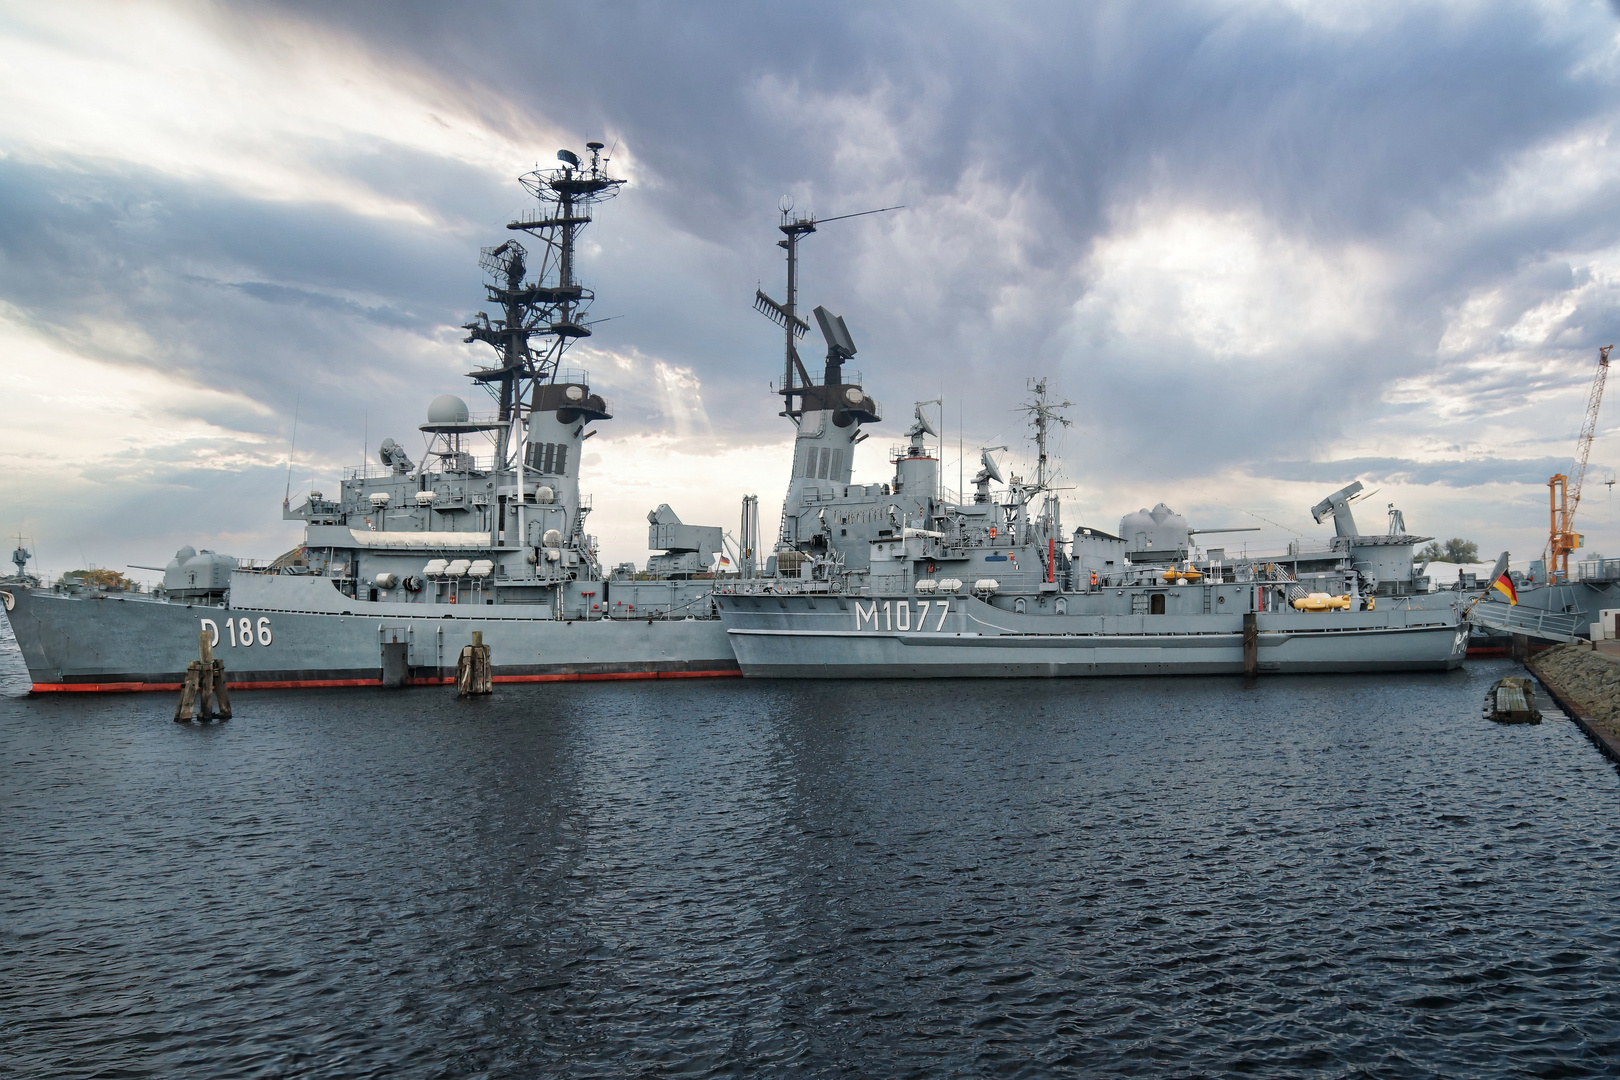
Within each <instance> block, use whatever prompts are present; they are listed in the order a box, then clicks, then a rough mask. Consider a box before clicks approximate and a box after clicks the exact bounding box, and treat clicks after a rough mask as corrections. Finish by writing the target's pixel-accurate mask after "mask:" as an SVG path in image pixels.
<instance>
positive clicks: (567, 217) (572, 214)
mask: <svg viewBox="0 0 1620 1080" xmlns="http://www.w3.org/2000/svg"><path fill="white" fill-rule="evenodd" d="M604 146H605V144H603V143H601V142H596V141H592V142H588V143H586V144H585V149H586V150H587V151H588V152H589V160H588V161H587V160H586V159H585V158H582V157H581V156H580V155H579V154H576V153H575V152H574V151H572V150H567V149H563V150H558V151H557V160H558V161H559V162H561V165H560V166H558V167H553V168H549V169H541V168H536V169H535V170H533V171H532V172H528V173H525V174H524V175H523V176H521V177H519V178H518V182H519V183H520V184H522V185H523V187H524V190H526V191H527V192H528V193H529V194H530V195H533V196H534V197H535V200H536V202H537V204H538V206H537V209H536V211H535V212H534V213H532V214H529V215H528V216H526V217H523V218H520V219H519V220H517V221H512V222H509V223H508V224H507V226H506V227H507V228H508V229H510V230H512V231H513V232H522V233H527V234H529V235H530V236H531V237H533V238H535V239H536V240H538V241H539V242H540V245H541V246H540V249H539V250H538V251H536V252H534V253H532V254H531V253H530V252H529V250H528V249H527V248H525V247H524V246H523V245H522V244H521V243H519V242H518V241H517V240H516V239H515V238H514V239H511V240H508V241H506V242H505V243H504V244H500V245H498V246H496V247H492V248H485V249H484V250H483V251H482V253H481V257H480V259H479V265H480V266H482V267H483V269H484V272H485V274H486V275H487V277H486V280H485V282H484V290H485V292H486V293H487V294H488V298H489V301H490V302H491V303H493V304H498V305H499V306H500V314H499V316H497V317H496V318H494V319H491V318H490V317H489V316H488V315H487V314H485V313H484V312H479V313H478V315H477V317H476V318H474V319H473V320H472V321H471V322H468V323H465V324H464V325H463V326H462V329H464V330H466V331H467V337H466V339H465V340H466V341H468V342H474V341H482V342H484V343H486V344H488V345H489V346H490V347H491V348H493V349H494V350H495V362H494V364H493V365H492V366H490V367H486V368H481V369H479V370H478V371H474V372H471V373H470V377H471V378H473V379H474V380H476V381H478V382H481V383H483V384H484V385H485V387H486V388H488V389H489V391H490V392H491V394H492V395H493V396H494V397H495V399H496V401H497V410H498V411H497V422H498V423H499V424H500V425H501V426H500V427H499V428H497V429H496V430H497V435H496V449H495V453H496V462H497V467H498V468H499V467H504V466H505V465H507V464H509V463H510V460H511V457H512V454H513V453H514V452H515V451H516V447H517V445H518V443H519V442H520V440H519V439H518V438H515V437H514V435H513V432H512V423H511V422H512V421H513V420H514V419H516V420H522V418H523V417H524V416H525V415H526V413H527V412H528V410H529V409H530V407H531V406H532V405H533V402H534V399H535V396H536V395H537V394H538V393H539V388H540V386H541V385H542V384H544V383H547V382H555V381H556V379H557V373H558V371H559V370H560V366H561V362H562V359H563V355H564V353H566V352H567V351H568V348H569V346H571V345H572V344H573V343H574V342H575V341H577V340H579V339H580V338H584V337H590V336H591V324H590V322H589V320H587V318H586V315H587V313H588V312H589V310H590V305H591V301H592V300H594V299H595V294H594V293H592V292H591V290H589V289H587V288H585V287H583V286H582V285H581V284H580V283H579V281H578V280H577V278H576V276H575V273H574V247H575V243H576V241H577V240H578V238H579V232H580V230H581V229H583V228H585V226H587V225H589V224H590V223H591V215H590V210H591V208H592V207H593V206H594V205H595V204H596V203H599V202H603V201H605V200H607V199H611V198H613V196H615V195H617V194H618V193H619V188H620V187H621V186H622V185H623V184H624V181H623V180H620V179H617V178H615V177H613V176H610V175H609V174H608V172H607V170H606V169H604V168H603V165H604V163H605V160H606V159H605V158H604V157H603V154H602V150H603V148H604ZM614 146H615V147H617V146H618V143H617V142H615V143H614ZM608 156H609V157H611V154H610V155H608ZM531 274H532V277H531V276H530V275H531Z"/></svg>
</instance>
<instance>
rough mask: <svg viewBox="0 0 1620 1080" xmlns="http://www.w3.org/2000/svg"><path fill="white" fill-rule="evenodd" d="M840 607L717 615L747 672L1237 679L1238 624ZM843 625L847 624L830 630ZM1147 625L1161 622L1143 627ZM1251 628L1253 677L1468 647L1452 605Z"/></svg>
mask: <svg viewBox="0 0 1620 1080" xmlns="http://www.w3.org/2000/svg"><path fill="white" fill-rule="evenodd" d="M894 602H904V601H894ZM840 603H842V604H845V605H847V606H848V607H849V608H850V609H853V610H855V612H856V615H857V617H859V616H860V614H861V612H860V610H859V609H855V608H854V605H855V603H857V601H855V600H853V599H845V600H839V599H831V598H822V599H820V600H819V602H818V606H817V608H816V609H814V610H811V609H809V608H807V607H806V606H804V601H803V600H802V599H797V598H795V599H793V600H784V601H783V602H782V603H781V604H777V603H760V602H758V601H755V602H753V603H748V602H745V603H743V604H742V605H738V604H737V603H736V602H735V601H733V600H731V599H730V598H727V600H726V601H725V602H724V603H722V618H723V619H724V620H725V622H726V624H727V632H728V635H729V636H730V638H731V644H732V647H733V649H734V650H735V652H736V656H737V661H738V664H739V666H740V668H741V670H742V673H743V675H744V676H747V677H754V678H800V679H804V678H930V679H933V678H1028V677H1085V676H1109V675H1218V674H1240V673H1243V672H1244V671H1245V665H1244V645H1243V639H1244V635H1243V626H1242V623H1243V619H1242V616H1235V617H1234V616H1225V615H1220V616H1217V615H1211V616H1197V615H1191V616H1179V617H1177V616H1146V617H1143V616H1100V617H1099V616H1090V617H1087V616H1074V617H1070V618H1068V619H1064V618H1063V617H1061V616H1017V615H1013V614H1011V613H1008V612H1003V611H1001V610H1000V609H996V608H993V607H990V606H989V605H986V604H981V603H979V602H978V601H976V600H971V599H966V600H956V601H953V602H952V610H951V611H950V612H949V613H948V614H944V613H942V616H943V617H941V618H940V619H939V625H938V627H937V628H935V627H934V626H933V625H932V624H933V620H932V619H930V625H929V627H928V628H927V629H924V630H922V631H920V632H916V631H914V632H900V631H883V630H874V629H860V630H856V629H851V628H849V626H848V625H847V623H848V619H849V615H848V612H847V611H845V610H839V609H838V605H839V604H840ZM880 603H881V600H880ZM939 603H940V602H939V601H934V604H936V605H937V604H939ZM873 606H876V605H873ZM771 607H775V608H777V610H776V611H770V610H768V608H771ZM828 608H831V609H832V610H827V609H828ZM840 621H842V622H844V623H845V624H846V625H844V626H841V627H840V626H837V625H836V624H837V623H838V622H840ZM1032 622H1033V623H1034V625H1033V626H1032V625H1031V623H1032ZM1148 622H1153V623H1156V624H1157V625H1156V626H1154V627H1153V628H1152V629H1151V630H1150V629H1148V628H1147V626H1146V625H1144V624H1145V623H1148ZM1042 623H1045V624H1046V625H1045V626H1042V625H1041V624H1042ZM1064 624H1067V625H1064ZM1110 624H1112V625H1110ZM1258 627H1259V634H1258V638H1257V642H1256V644H1257V653H1256V655H1257V664H1256V670H1257V671H1258V672H1260V673H1267V674H1270V673H1310V672H1379V671H1445V670H1449V669H1452V668H1456V667H1458V666H1460V665H1461V663H1462V661H1463V658H1464V656H1465V655H1466V652H1467V648H1468V629H1467V626H1466V625H1465V624H1462V623H1461V622H1460V618H1459V615H1458V613H1457V612H1455V611H1453V610H1452V609H1450V608H1449V607H1448V608H1445V609H1440V610H1429V611H1411V612H1406V611H1396V612H1391V613H1389V614H1388V615H1386V616H1382V617H1380V616H1379V614H1378V613H1375V612H1356V613H1348V612H1346V613H1337V614H1321V615H1300V614H1293V613H1274V614H1261V615H1260V616H1259V618H1258Z"/></svg>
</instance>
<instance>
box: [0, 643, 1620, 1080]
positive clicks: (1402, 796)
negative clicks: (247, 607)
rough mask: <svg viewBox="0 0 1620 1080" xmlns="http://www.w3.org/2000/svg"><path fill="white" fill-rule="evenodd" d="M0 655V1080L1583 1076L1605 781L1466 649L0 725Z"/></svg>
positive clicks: (1611, 917) (92, 707) (41, 717)
mask: <svg viewBox="0 0 1620 1080" xmlns="http://www.w3.org/2000/svg"><path fill="white" fill-rule="evenodd" d="M6 644H7V643H6V642H4V641H0V678H3V679H5V680H7V682H6V684H5V685H6V687H7V688H8V690H9V691H13V693H12V696H8V697H5V698H0V753H3V755H4V757H3V761H4V765H5V767H4V771H3V772H0V813H3V815H4V817H3V820H4V829H3V830H0V864H3V865H4V867H5V868H6V869H5V873H4V875H3V877H0V912H3V918H0V976H3V977H0V1074H4V1075H16V1076H37V1075H51V1076H64V1077H91V1076H130V1077H141V1076H161V1077H174V1076H208V1077H227V1076H242V1077H279V1076H294V1075H296V1076H317V1077H351V1076H352V1077H365V1076H383V1075H389V1076H393V1075H412V1076H487V1077H506V1076H534V1075H568V1076H604V1077H605V1076H615V1077H617V1076H627V1075H633V1076H664V1075H670V1076H674V1075H757V1074H767V1075H768V1074H773V1073H774V1074H794V1075H810V1076H875V1075H889V1076H958V1075H984V1076H1009V1077H1024V1076H1050V1075H1065V1074H1067V1075H1091V1074H1095V1073H1103V1072H1106V1073H1110V1074H1118V1075H1126V1076H1154V1077H1162V1076H1208V1075H1245V1076H1252V1075H1261V1076H1279V1077H1282V1076H1324V1077H1327V1076H1331V1077H1341V1076H1342V1077H1402V1076H1431V1075H1436V1074H1444V1075H1459V1076H1461V1075H1466V1076H1471V1077H1495V1076H1503V1077H1505V1076H1519V1075H1524V1074H1533V1075H1541V1076H1598V1075H1614V1073H1615V1067H1614V1065H1613V1062H1614V1061H1616V1060H1620V938H1617V925H1616V917H1615V914H1614V903H1615V898H1616V896H1617V895H1620V889H1617V885H1620V873H1617V866H1620V864H1617V843H1620V841H1617V840H1616V838H1615V834H1614V831H1613V828H1612V822H1613V819H1614V811H1615V806H1616V801H1617V797H1620V777H1617V775H1616V773H1615V770H1614V769H1613V768H1612V767H1610V766H1609V765H1607V764H1606V763H1605V762H1604V760H1603V759H1602V758H1601V757H1600V756H1599V755H1598V754H1596V753H1595V752H1594V751H1593V750H1592V749H1591V748H1590V746H1589V745H1587V744H1586V742H1585V741H1584V740H1583V739H1582V738H1581V736H1580V734H1579V733H1578V732H1577V731H1575V730H1574V729H1573V728H1572V727H1571V726H1570V725H1568V724H1567V723H1547V724H1543V725H1541V726H1540V727H1530V728H1524V727H1520V728H1501V727H1496V726H1493V725H1490V724H1486V723H1484V722H1482V721H1481V720H1480V719H1479V713H1478V702H1479V700H1480V698H1481V697H1482V695H1483V690H1484V686H1485V685H1486V684H1487V682H1488V681H1489V680H1490V679H1493V678H1495V677H1497V676H1498V675H1500V674H1502V673H1503V672H1505V671H1506V670H1507V669H1506V666H1505V665H1501V664H1476V665H1470V666H1469V668H1468V669H1467V670H1466V671H1464V672H1459V673H1453V674H1451V675H1447V676H1416V677H1401V678H1389V679H1371V678H1349V677H1345V678H1326V677H1324V678H1314V679H1305V678H1299V679H1275V680H1268V681H1262V682H1261V683H1260V684H1259V685H1258V686H1257V687H1254V688H1252V689H1244V688H1243V686H1242V685H1241V683H1240V682H1237V681H1233V680H1218V679H1211V680H1098V681H1084V682H1082V681H1077V682H1040V683H1029V684H1023V683H1020V684H1006V685H1001V684H990V683H960V684H945V683H918V684H905V683H875V684H864V685H855V684H826V685H816V684H792V683H770V682H748V683H744V682H714V683H700V682H694V683H689V684H673V685H672V684H662V685H656V686H634V685H625V686H616V685H610V684H603V685H575V686H553V687H524V688H519V687H507V686H503V687H501V688H500V690H499V692H498V693H497V694H496V695H495V696H494V698H493V699H491V700H487V701H457V700H456V699H455V698H454V697H453V695H449V694H447V693H442V692H439V691H437V690H418V691H407V692H401V693H392V694H390V693H384V692H370V691H352V692H350V691H344V692H335V693H330V694H312V693H282V692H275V691H262V692H255V693H251V694H249V693H243V694H240V695H238V701H237V706H238V719H236V720H233V721H231V722H230V723H229V724H225V725H220V726H214V727H207V728H199V727H181V726H177V725H174V724H172V723H170V722H169V720H168V713H169V712H170V710H172V708H173V702H172V701H170V700H169V699H168V696H167V695H147V696H131V697H100V696H94V697H92V696H85V697H65V696H64V697H41V698H26V697H18V696H15V691H14V687H15V686H16V685H19V679H21V676H19V675H18V674H17V673H16V670H15V669H16V666H17V665H16V663H15V660H16V655H15V650H14V646H12V651H11V652H10V653H9V654H7V653H5V651H4V649H5V646H6ZM7 665H10V666H9V668H7ZM20 685H21V686H22V687H24V688H25V687H26V681H25V680H22V681H21V683H20Z"/></svg>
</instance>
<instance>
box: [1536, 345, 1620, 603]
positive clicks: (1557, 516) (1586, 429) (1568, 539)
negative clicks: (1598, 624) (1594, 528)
mask: <svg viewBox="0 0 1620 1080" xmlns="http://www.w3.org/2000/svg"><path fill="white" fill-rule="evenodd" d="M1612 348H1614V346H1613V345H1605V346H1603V348H1601V349H1599V350H1598V366H1597V373H1596V374H1594V375H1593V376H1592V389H1591V390H1590V391H1588V393H1587V395H1586V418H1585V420H1583V421H1582V422H1581V435H1580V438H1579V439H1577V440H1576V441H1575V468H1574V470H1573V472H1572V475H1570V476H1565V475H1564V474H1563V473H1555V474H1554V475H1553V476H1552V478H1551V479H1549V480H1548V481H1547V491H1548V496H1549V501H1550V503H1551V516H1552V529H1551V531H1550V533H1549V535H1548V537H1547V575H1548V579H1549V580H1550V581H1559V580H1563V581H1568V580H1569V554H1570V552H1572V551H1574V550H1575V549H1576V548H1578V547H1580V545H1581V538H1580V537H1579V536H1578V535H1577V534H1576V532H1575V511H1576V510H1577V509H1578V508H1579V507H1580V505H1581V486H1582V485H1583V484H1584V483H1585V481H1586V463H1587V460H1588V459H1589V458H1590V457H1591V456H1592V440H1593V439H1595V438H1596V437H1597V421H1598V410H1599V408H1601V407H1602V405H1603V387H1604V385H1605V384H1606V383H1607V382H1608V381H1609V350H1610V349H1612Z"/></svg>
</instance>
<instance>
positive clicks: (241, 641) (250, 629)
mask: <svg viewBox="0 0 1620 1080" xmlns="http://www.w3.org/2000/svg"><path fill="white" fill-rule="evenodd" d="M202 628H203V629H204V630H207V631H208V644H209V647H210V648H215V649H217V648H219V624H218V623H216V622H215V621H214V620H213V619H204V620H202ZM225 635H226V637H227V638H229V639H230V643H231V647H232V648H233V649H234V648H238V647H242V646H247V645H253V644H259V645H269V644H270V643H271V642H273V641H275V635H273V634H272V633H271V632H270V616H268V615H260V616H259V621H258V622H257V623H255V622H254V621H253V620H252V619H250V618H248V617H247V616H246V615H244V616H242V617H241V618H240V619H233V618H229V617H227V618H226V619H225Z"/></svg>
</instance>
